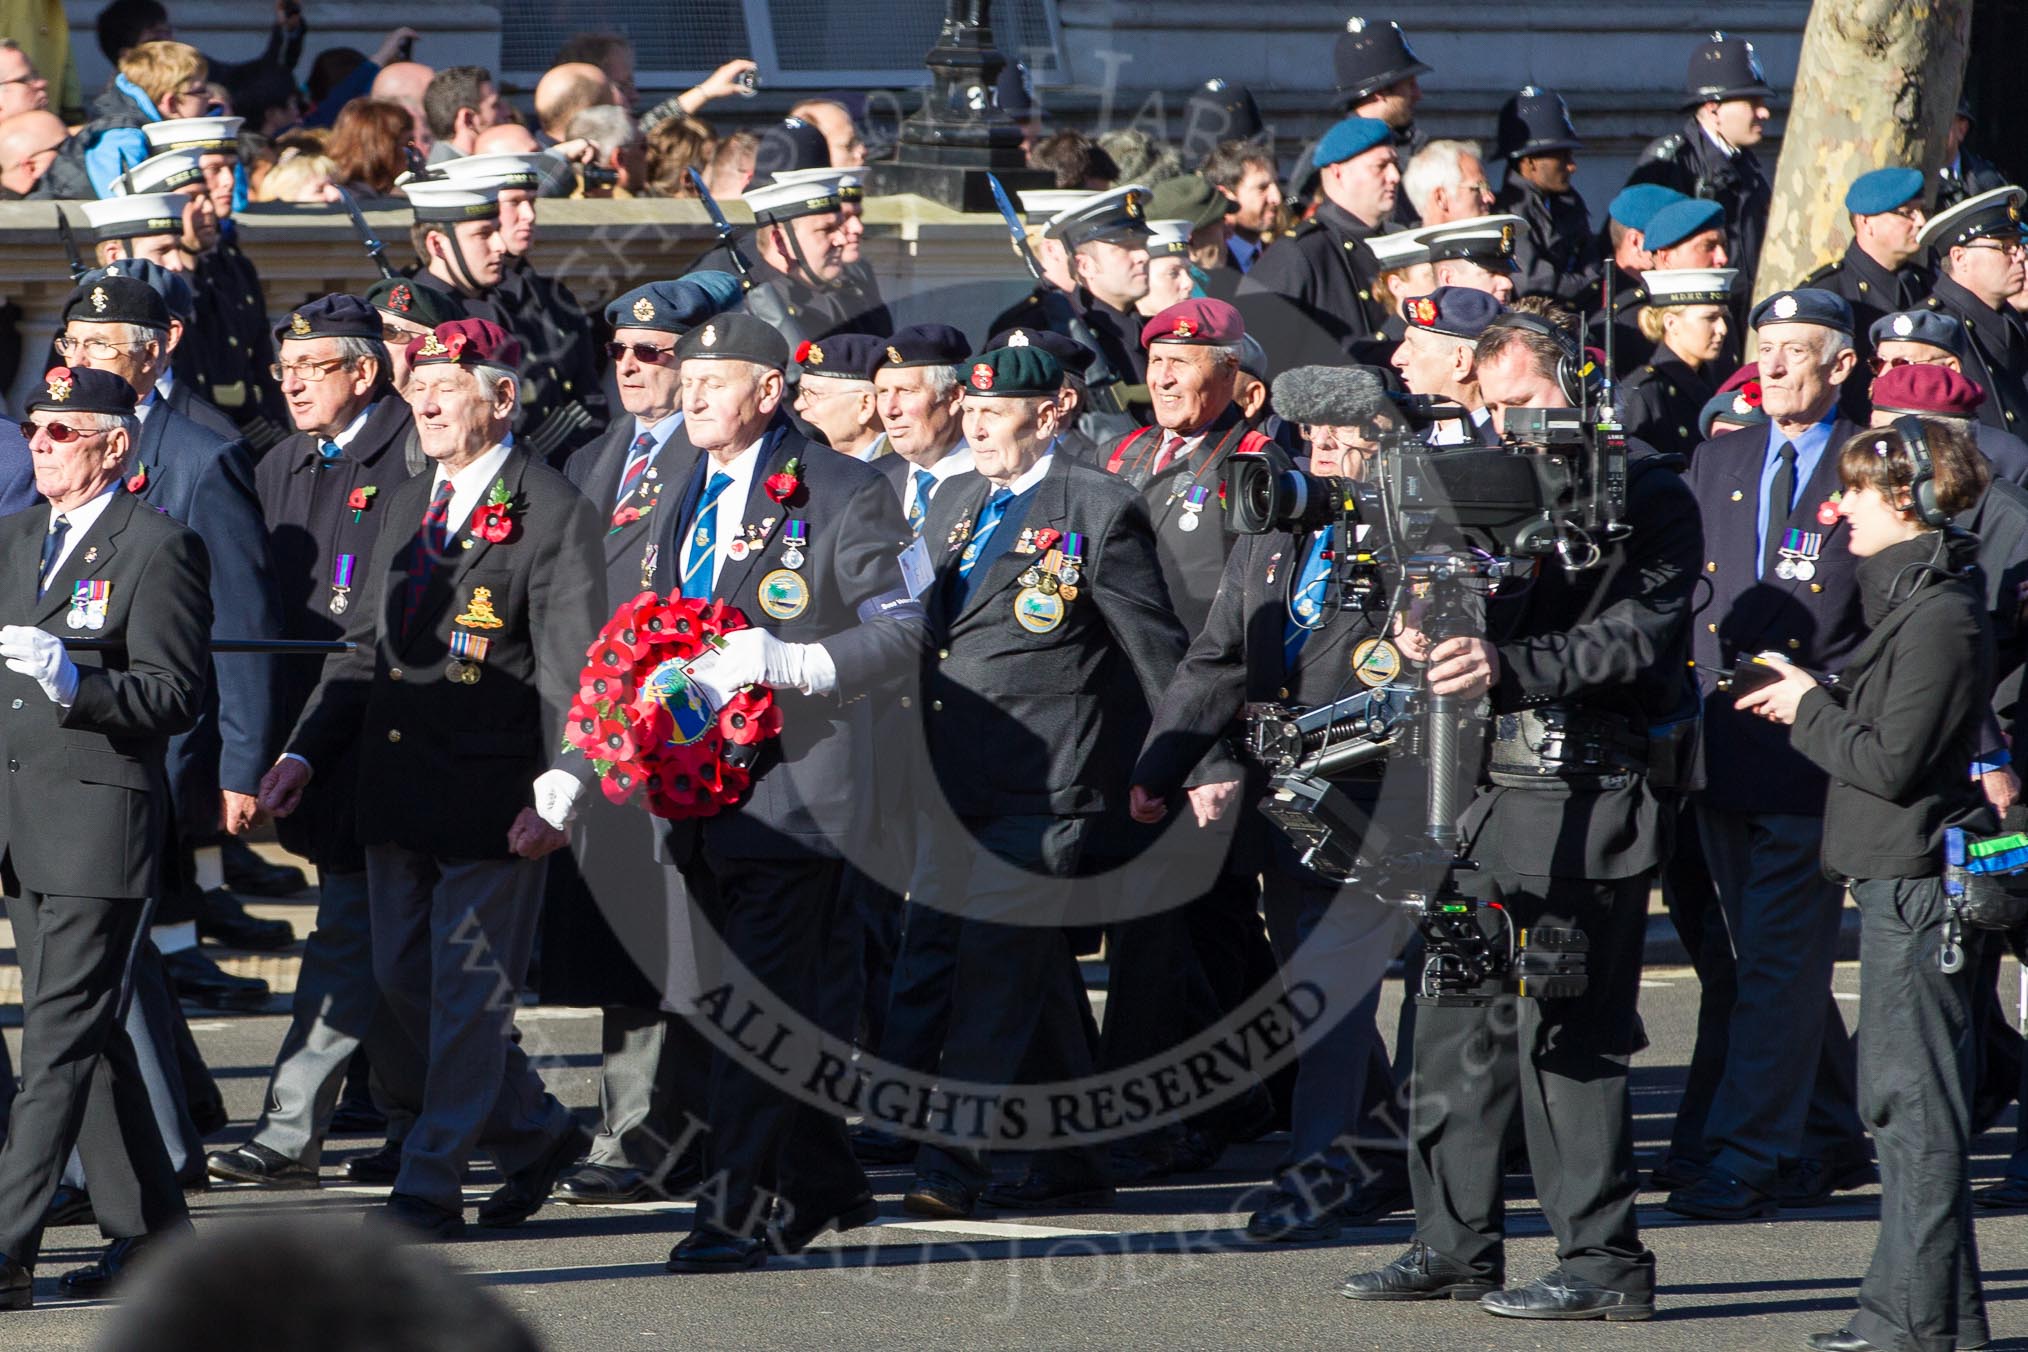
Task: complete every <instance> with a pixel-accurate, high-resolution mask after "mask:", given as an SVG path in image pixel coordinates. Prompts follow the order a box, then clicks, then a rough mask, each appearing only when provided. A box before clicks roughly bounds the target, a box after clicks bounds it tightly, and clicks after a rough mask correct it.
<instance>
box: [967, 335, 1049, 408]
mask: <svg viewBox="0 0 2028 1352" xmlns="http://www.w3.org/2000/svg"><path fill="white" fill-rule="evenodd" d="M1062 388H1063V366H1062V364H1061V363H1060V362H1058V361H1057V360H1056V358H1055V357H1053V356H1051V355H1050V354H1049V352H1048V351H1047V350H1046V349H1044V348H1041V347H1035V346H1032V345H1031V346H1029V347H996V348H990V349H988V350H987V351H984V352H981V353H980V354H979V355H978V356H976V357H974V358H972V363H971V366H970V368H969V369H968V370H967V371H966V372H965V393H966V394H967V395H969V396H972V397H974V398H984V397H990V398H996V399H1021V398H1028V399H1041V398H1047V397H1049V396H1051V395H1054V394H1055V393H1056V392H1057V391H1058V390H1060V389H1062Z"/></svg>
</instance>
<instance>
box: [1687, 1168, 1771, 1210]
mask: <svg viewBox="0 0 2028 1352" xmlns="http://www.w3.org/2000/svg"><path fill="white" fill-rule="evenodd" d="M1662 1205H1663V1206H1666V1207H1667V1208H1669V1210H1671V1211H1673V1212H1675V1213H1676V1214H1677V1215H1679V1216H1696V1217H1698V1218H1699V1219H1701V1220H1707V1221H1748V1220H1753V1219H1755V1218H1756V1217H1760V1216H1772V1215H1774V1214H1775V1211H1776V1210H1777V1208H1776V1205H1775V1199H1774V1198H1772V1197H1770V1196H1769V1195H1768V1194H1766V1193H1764V1192H1762V1191H1761V1190H1760V1189H1759V1188H1756V1187H1754V1186H1753V1185H1752V1184H1751V1183H1748V1182H1747V1181H1746V1180H1744V1179H1741V1178H1734V1177H1733V1176H1732V1175H1731V1174H1728V1173H1726V1172H1725V1171H1724V1170H1722V1169H1708V1170H1706V1171H1705V1174H1704V1177H1702V1178H1700V1179H1698V1180H1697V1181H1696V1182H1695V1183H1692V1184H1691V1185H1690V1186H1689V1187H1687V1188H1678V1189H1676V1191H1674V1192H1672V1193H1670V1194H1669V1200H1667V1201H1666V1202H1664V1203H1662Z"/></svg>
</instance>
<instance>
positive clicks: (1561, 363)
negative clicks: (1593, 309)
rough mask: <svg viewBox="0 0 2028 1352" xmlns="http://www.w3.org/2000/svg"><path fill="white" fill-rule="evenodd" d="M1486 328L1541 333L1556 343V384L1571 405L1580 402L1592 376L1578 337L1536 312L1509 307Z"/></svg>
mask: <svg viewBox="0 0 2028 1352" xmlns="http://www.w3.org/2000/svg"><path fill="white" fill-rule="evenodd" d="M1487 327H1488V328H1494V329H1520V330H1522V331H1523V332H1525V333H1535V334H1540V335H1541V336H1542V337H1544V338H1547V339H1549V341H1551V342H1552V343H1555V344H1556V352H1557V356H1556V386H1557V388H1558V389H1560V390H1562V391H1563V397H1564V398H1566V399H1568V400H1570V402H1571V405H1572V406H1573V407H1575V406H1577V405H1579V404H1582V403H1583V402H1584V399H1585V394H1586V391H1587V382H1588V381H1589V380H1590V378H1591V374H1592V371H1591V365H1590V363H1589V362H1588V361H1587V360H1586V359H1585V355H1584V349H1583V348H1581V347H1579V346H1578V343H1577V340H1576V339H1575V338H1573V337H1571V336H1570V335H1569V334H1568V333H1565V332H1564V331H1563V329H1562V328H1560V327H1559V326H1557V325H1555V324H1552V323H1550V322H1549V321H1548V320H1546V319H1543V318H1542V317H1541V316H1539V315H1531V314H1529V313H1528V312H1527V311H1525V310H1509V311H1507V313H1505V314H1503V315H1501V316H1500V317H1499V318H1497V319H1495V320H1494V321H1493V322H1492V323H1491V324H1489V325H1487Z"/></svg>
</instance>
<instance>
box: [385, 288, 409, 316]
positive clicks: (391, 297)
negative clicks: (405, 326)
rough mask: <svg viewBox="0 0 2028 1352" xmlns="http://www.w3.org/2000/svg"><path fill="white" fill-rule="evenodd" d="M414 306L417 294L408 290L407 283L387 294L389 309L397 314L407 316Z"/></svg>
mask: <svg viewBox="0 0 2028 1352" xmlns="http://www.w3.org/2000/svg"><path fill="white" fill-rule="evenodd" d="M414 304H415V292H413V291H411V290H409V289H408V283H407V282H403V283H402V284H401V285H400V286H397V287H396V288H394V290H392V291H390V292H388V293H387V308H388V309H390V310H393V311H394V312H395V313H396V314H404V315H405V314H407V313H408V309H409V307H410V306H411V305H414Z"/></svg>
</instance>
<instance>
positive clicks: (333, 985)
mask: <svg viewBox="0 0 2028 1352" xmlns="http://www.w3.org/2000/svg"><path fill="white" fill-rule="evenodd" d="M318 892H319V895H318V899H317V928H316V929H315V930H313V931H311V934H310V938H309V941H308V942H307V943H306V944H304V946H303V966H302V971H301V974H300V975H299V976H298V977H297V978H296V994H295V998H294V999H293V1000H292V1001H291V1002H290V1019H289V1031H288V1032H287V1033H285V1034H284V1035H283V1036H282V1047H281V1050H280V1051H279V1052H277V1053H276V1054H275V1069H274V1073H273V1075H272V1076H270V1077H269V1079H268V1093H267V1098H266V1099H265V1100H264V1107H263V1108H262V1111H261V1117H260V1120H259V1121H258V1122H256V1123H255V1124H254V1130H253V1140H254V1142H255V1143H256V1144H258V1145H263V1146H266V1147H267V1148H268V1149H269V1150H272V1151H274V1152H276V1153H277V1154H280V1155H286V1156H287V1157H288V1158H290V1159H292V1160H295V1161H296V1162H297V1163H299V1164H305V1165H308V1166H309V1167H310V1168H312V1169H314V1168H316V1167H317V1166H318V1164H319V1162H320V1161H321V1160H322V1159H323V1154H324V1135H325V1133H326V1132H327V1131H329V1130H330V1128H331V1114H332V1113H333V1111H335V1110H336V1108H337V1104H338V1095H339V1092H340V1091H341V1090H342V1089H343V1088H344V1086H345V1071H346V1068H347V1066H349V1065H350V1064H351V1061H352V1054H353V1053H354V1052H355V1051H357V1050H358V1049H359V1046H360V1044H361V1043H362V1042H364V1043H365V1044H366V1046H367V1052H368V1055H370V1056H371V1057H372V1058H373V1065H374V1068H375V1069H376V1070H377V1071H379V1073H380V1075H381V1079H382V1083H383V1084H385V1085H387V1086H388V1087H389V1089H390V1091H393V1090H394V1088H395V1087H396V1086H410V1087H413V1086H418V1085H420V1084H422V1082H423V1078H424V1070H425V1067H424V1062H423V1052H422V1047H421V1046H420V1045H419V1044H417V1043H416V1042H415V1041H414V1040H413V1039H412V1038H410V1037H409V1036H408V1034H407V1033H405V1032H404V1031H402V1028H401V1026H400V1024H399V1023H398V1022H397V1021H396V1019H395V1017H394V1015H393V1014H392V1013H391V1012H390V1011H388V1010H387V1009H386V1008H384V1007H383V1004H382V1001H381V998H380V983H379V982H378V981H376V980H374V976H373V935H372V925H371V920H370V911H369V908H368V902H367V878H366V874H364V873H322V874H320V875H319V880H318ZM415 1106H416V1105H415V1104H413V1103H406V1104H401V1105H400V1106H399V1108H398V1109H397V1115H402V1114H401V1112H400V1110H401V1109H406V1110H407V1111H408V1113H410V1114H412V1113H413V1111H414V1109H415ZM397 1139H398V1138H397Z"/></svg>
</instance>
